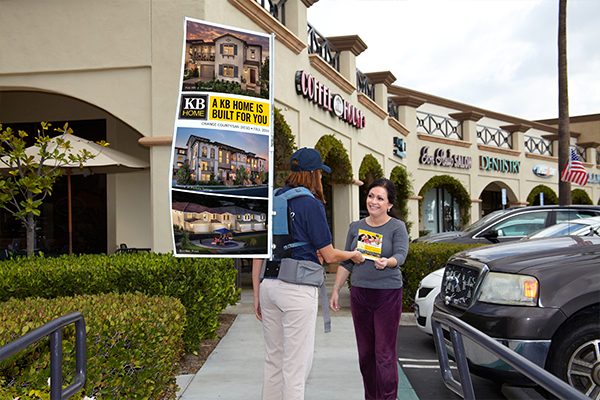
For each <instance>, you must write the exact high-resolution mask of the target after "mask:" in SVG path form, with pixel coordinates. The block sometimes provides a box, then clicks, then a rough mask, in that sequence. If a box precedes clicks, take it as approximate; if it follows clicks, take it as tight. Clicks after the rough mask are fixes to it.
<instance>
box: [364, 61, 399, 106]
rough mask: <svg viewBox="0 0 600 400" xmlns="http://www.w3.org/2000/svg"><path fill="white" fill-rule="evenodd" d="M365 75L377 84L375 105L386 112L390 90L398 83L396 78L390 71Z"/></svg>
mask: <svg viewBox="0 0 600 400" xmlns="http://www.w3.org/2000/svg"><path fill="white" fill-rule="evenodd" d="M365 75H366V76H367V77H368V78H369V79H370V80H372V81H373V83H374V84H375V99H374V100H375V103H377V105H378V106H379V107H381V108H383V109H384V110H385V111H386V114H387V108H388V89H389V88H390V86H392V83H394V82H396V77H395V76H394V74H392V73H391V72H390V71H383V72H369V73H365Z"/></svg>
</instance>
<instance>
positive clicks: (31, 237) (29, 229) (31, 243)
mask: <svg viewBox="0 0 600 400" xmlns="http://www.w3.org/2000/svg"><path fill="white" fill-rule="evenodd" d="M25 233H26V237H27V257H29V258H31V257H33V249H34V248H35V220H34V218H33V213H29V214H27V223H26V224H25Z"/></svg>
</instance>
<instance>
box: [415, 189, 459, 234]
mask: <svg viewBox="0 0 600 400" xmlns="http://www.w3.org/2000/svg"><path fill="white" fill-rule="evenodd" d="M422 212H423V226H424V228H425V229H424V230H425V231H427V233H439V232H448V231H455V230H457V229H458V227H459V226H460V216H459V209H458V203H457V202H456V201H455V200H454V196H452V195H451V194H450V192H448V191H447V190H446V189H443V188H432V189H429V190H428V191H427V194H426V195H425V197H424V198H423V210H422Z"/></svg>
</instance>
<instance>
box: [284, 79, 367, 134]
mask: <svg viewBox="0 0 600 400" xmlns="http://www.w3.org/2000/svg"><path fill="white" fill-rule="evenodd" d="M296 93H297V94H300V95H302V96H304V97H305V98H306V99H308V100H310V101H312V102H313V103H315V104H316V105H318V106H319V107H321V108H323V109H324V110H327V111H329V112H330V113H331V114H333V115H335V116H337V117H338V118H340V119H341V120H343V121H346V122H347V123H349V124H350V125H352V126H355V127H357V128H359V129H362V128H364V127H365V116H364V115H363V112H362V110H359V109H358V108H356V107H354V106H353V105H352V104H350V103H348V102H347V101H346V100H344V99H343V98H342V96H340V95H339V94H334V93H332V92H331V89H329V88H328V87H327V86H325V85H324V84H323V82H319V81H318V80H317V78H315V77H314V76H312V75H310V74H307V73H306V71H296Z"/></svg>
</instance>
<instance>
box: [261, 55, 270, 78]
mask: <svg viewBox="0 0 600 400" xmlns="http://www.w3.org/2000/svg"><path fill="white" fill-rule="evenodd" d="M269 74H270V69H269V57H267V58H265V61H263V65H262V67H260V80H261V81H263V82H269V79H270V76H269Z"/></svg>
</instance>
